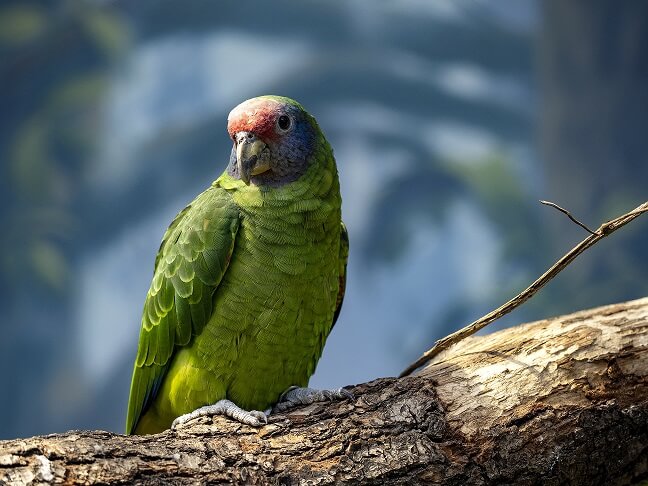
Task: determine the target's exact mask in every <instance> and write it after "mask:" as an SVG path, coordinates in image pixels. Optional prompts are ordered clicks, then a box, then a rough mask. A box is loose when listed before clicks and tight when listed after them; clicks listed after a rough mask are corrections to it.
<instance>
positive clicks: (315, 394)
mask: <svg viewBox="0 0 648 486" xmlns="http://www.w3.org/2000/svg"><path fill="white" fill-rule="evenodd" d="M341 398H351V399H352V398H353V393H351V392H350V391H349V390H345V389H344V388H337V389H335V390H315V389H314V388H299V387H296V386H291V387H290V388H288V389H287V390H286V391H285V392H283V393H282V394H281V396H280V397H279V402H278V403H277V404H276V405H275V406H274V408H273V409H272V411H273V412H283V411H285V410H288V409H289V408H292V407H296V406H297V405H310V404H311V403H315V402H324V401H327V400H338V399H341Z"/></svg>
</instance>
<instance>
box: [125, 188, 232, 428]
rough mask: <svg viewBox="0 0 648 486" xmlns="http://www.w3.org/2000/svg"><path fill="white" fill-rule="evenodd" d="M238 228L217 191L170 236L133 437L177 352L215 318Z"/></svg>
mask: <svg viewBox="0 0 648 486" xmlns="http://www.w3.org/2000/svg"><path fill="white" fill-rule="evenodd" d="M238 226H239V213H238V210H237V209H236V206H235V205H234V203H233V202H232V201H231V199H230V196H229V195H228V194H227V193H226V192H225V191H224V190H223V189H221V188H219V187H211V188H209V189H207V190H206V191H205V192H203V193H202V194H200V195H199V196H198V197H197V198H196V199H195V200H194V201H193V202H192V203H191V204H190V205H189V206H187V207H186V208H185V209H183V210H182V211H181V212H180V213H179V214H178V216H176V218H175V219H174V220H173V222H172V223H171V226H169V229H168V230H167V232H166V233H165V235H164V238H163V239H162V244H161V245H160V251H159V252H158V255H157V257H156V259H155V271H154V274H153V282H152V283H151V288H150V289H149V291H148V293H147V294H146V302H145V303H144V312H143V315H142V328H141V330H140V338H139V346H138V349H137V358H136V360H135V367H134V370H133V380H132V382H131V389H130V398H129V401H128V415H127V418H126V433H127V434H131V433H133V431H134V430H135V427H136V426H137V422H138V421H139V419H140V417H141V416H142V415H143V413H144V412H145V411H146V409H147V408H148V406H149V405H150V404H151V402H152V400H153V399H154V398H155V395H156V394H157V392H158V389H159V387H160V385H161V383H162V378H163V377H164V374H165V372H166V369H167V366H168V364H169V362H170V360H171V357H172V356H173V353H174V351H175V349H176V348H177V347H178V346H185V345H186V344H188V343H189V341H190V340H191V337H192V335H196V334H198V333H200V331H201V330H202V328H203V327H204V325H205V323H206V322H207V321H208V320H209V318H210V317H211V315H212V297H213V295H214V291H215V290H216V288H217V287H218V285H219V283H220V281H221V279H222V277H223V275H224V273H225V270H226V269H227V266H228V264H229V261H230V258H231V255H232V251H233V249H234V238H235V235H236V232H237V230H238Z"/></svg>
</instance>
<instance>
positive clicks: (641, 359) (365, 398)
mask: <svg viewBox="0 0 648 486" xmlns="http://www.w3.org/2000/svg"><path fill="white" fill-rule="evenodd" d="M647 385H648V299H641V300H637V301H633V302H629V303H625V304H617V305H612V306H607V307H601V308H598V309H593V310H589V311H584V312H579V313H576V314H572V315H568V316H562V317H558V318H554V319H548V320H545V321H540V322H536V323H532V324H526V325H521V326H517V327H514V328H511V329H506V330H503V331H499V332H497V333H494V334H491V335H488V336H483V337H472V338H469V339H467V340H465V341H463V342H461V343H459V344H458V345H455V346H454V347H453V348H451V349H449V350H448V351H446V352H444V353H443V354H442V355H440V356H439V357H438V358H437V359H436V360H435V362H434V363H432V364H430V365H429V366H427V367H426V368H425V369H424V370H422V371H421V372H420V373H419V374H418V375H417V376H414V377H408V378H403V379H400V380H396V379H390V378H387V379H380V380H376V381H373V382H370V383H366V384H362V385H359V386H356V387H354V388H353V392H354V394H355V399H354V400H344V401H340V402H336V403H333V404H331V403H319V404H314V405H311V406H307V407H303V408H300V409H297V410H294V411H292V412H290V413H286V414H281V415H277V416H274V417H271V419H270V424H269V425H267V426H265V427H262V428H260V429H253V428H251V427H248V426H244V425H240V424H237V423H234V422H232V421H230V420H227V419H224V418H215V419H213V420H212V419H208V418H203V419H199V420H197V421H195V422H192V423H190V424H189V425H188V426H187V427H186V428H184V429H182V430H180V431H178V432H165V433H162V434H159V435H155V436H148V437H124V436H121V435H115V434H112V433H108V432H85V431H73V432H68V433H66V434H57V435H49V436H44V437H34V438H29V439H17V440H11V441H2V442H0V483H3V482H6V483H9V484H14V483H15V484H22V483H28V482H34V483H39V482H47V483H56V482H60V483H70V484H76V483H124V484H156V483H169V482H171V483H175V484H184V483H187V484H193V483H201V482H210V483H216V484H218V483H221V482H222V483H229V482H235V483H246V484H333V483H340V482H348V483H362V484H416V483H424V484H444V485H465V484H470V485H480V484H528V485H532V484H538V485H540V484H542V485H553V484H556V485H558V484H582V485H595V484H605V485H615V484H618V485H621V484H634V483H636V482H638V481H640V480H642V479H645V478H647V477H648V386H647Z"/></svg>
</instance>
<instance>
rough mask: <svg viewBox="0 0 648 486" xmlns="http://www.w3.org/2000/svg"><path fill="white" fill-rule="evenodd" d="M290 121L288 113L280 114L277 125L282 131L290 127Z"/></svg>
mask: <svg viewBox="0 0 648 486" xmlns="http://www.w3.org/2000/svg"><path fill="white" fill-rule="evenodd" d="M290 125H291V121H290V117H289V116H288V115H281V116H280V117H279V119H278V120H277V126H278V127H279V128H280V129H281V130H283V131H284V132H285V131H286V130H288V129H289V128H290Z"/></svg>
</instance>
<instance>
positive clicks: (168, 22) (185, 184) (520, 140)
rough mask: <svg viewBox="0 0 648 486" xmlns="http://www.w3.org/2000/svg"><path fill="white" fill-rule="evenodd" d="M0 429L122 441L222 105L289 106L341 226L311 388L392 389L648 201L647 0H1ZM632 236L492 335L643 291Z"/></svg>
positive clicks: (623, 236)
mask: <svg viewBox="0 0 648 486" xmlns="http://www.w3.org/2000/svg"><path fill="white" fill-rule="evenodd" d="M0 53H1V55H0V86H1V87H2V90H1V91H0V151H1V157H2V165H1V170H2V174H1V177H0V200H1V201H2V205H1V206H0V221H1V223H2V226H1V227H2V231H1V232H0V250H1V252H0V289H1V293H0V295H1V297H0V299H1V300H0V303H1V306H0V329H1V331H2V333H1V335H0V336H1V337H0V376H1V380H2V381H1V386H0V437H4V438H8V437H15V436H28V435H32V434H40V433H48V432H55V431H63V430H66V429H70V428H103V429H108V430H113V431H121V430H122V427H123V422H124V415H125V407H126V401H127V395H128V387H129V382H130V374H131V364H132V360H133V358H134V354H135V349H136V342H137V335H138V330H139V315H140V311H141V305H142V302H143V299H144V295H145V293H146V290H147V288H148V284H149V281H150V277H151V272H152V266H153V259H154V256H155V252H156V250H157V247H158V244H159V240H160V238H161V236H162V234H163V232H164V230H165V228H166V226H167V224H168V223H169V222H170V221H171V219H172V217H173V216H174V214H175V213H176V212H177V211H178V210H179V209H181V208H182V207H183V206H184V205H185V204H186V203H187V202H189V201H190V200H191V199H192V198H193V197H194V195H196V194H197V193H198V192H199V191H201V190H202V188H204V187H205V186H206V185H207V184H209V183H210V182H211V181H212V180H213V179H215V178H216V177H217V176H218V174H219V173H220V172H221V171H222V170H223V168H224V166H225V164H226V162H227V160H228V155H229V150H230V147H229V145H230V141H229V140H228V138H227V135H226V131H225V126H226V116H227V113H228V112H229V110H230V109H231V108H232V107H233V106H235V105H236V104H238V103H239V102H240V101H242V100H244V99H246V98H249V97H253V96H256V95H260V94H268V93H272V94H282V95H286V96H290V97H293V98H296V99H298V100H299V101H301V102H302V103H303V104H304V105H305V106H306V107H307V108H308V109H309V111H311V113H313V114H314V115H315V116H316V117H317V118H318V120H319V121H320V124H321V126H322V127H323V129H324V131H325V133H326V134H327V135H328V138H329V140H330V142H331V144H332V145H333V147H334V149H335V154H336V156H337V159H338V165H339V170H340V177H341V184H342V192H343V198H344V208H343V213H344V219H345V221H346V223H347V226H348V228H349V233H350V237H351V244H352V250H351V256H350V260H349V281H348V289H347V297H346V300H345V305H344V309H343V312H342V315H341V317H340V320H339V322H338V325H337V326H336V328H335V331H334V332H333V334H332V335H331V337H330V339H329V341H328V344H327V346H326V349H325V351H324V356H323V358H322V360H321V362H320V365H319V367H318V370H317V373H316V374H315V376H314V378H313V379H312V381H311V383H312V384H313V385H315V386H326V387H331V386H340V385H345V384H350V383H356V382H362V381H366V380H370V379H372V378H375V377H379V376H388V375H395V374H398V372H399V371H400V370H401V369H402V368H403V367H405V366H406V365H407V364H408V363H409V362H411V361H412V360H414V359H415V358H416V357H417V356H418V355H419V354H420V353H421V352H422V351H424V350H425V349H427V348H428V347H429V346H430V345H431V344H432V343H433V341H434V340H435V339H436V338H439V337H441V336H443V335H445V334H447V333H448V332H450V331H451V330H454V329H456V328H458V327H460V326H462V325H464V324H466V323H468V322H470V321H471V320H473V319H475V318H476V317H479V316H480V315H482V314H484V313H485V312H487V311H488V310H490V309H491V308H493V307H496V306H497V305H499V304H500V303H501V302H503V301H504V300H506V299H508V298H509V297H511V296H512V295H514V294H515V293H517V292H518V291H519V290H521V289H522V288H523V287H525V286H526V285H527V284H528V283H529V282H530V281H531V280H532V279H533V278H535V276H537V275H538V274H539V273H541V272H542V271H543V270H544V269H545V268H546V267H547V266H548V265H549V264H551V263H552V262H553V261H554V260H555V259H557V258H558V257H559V256H560V255H561V254H563V253H564V252H565V251H566V250H568V249H569V248H570V247H571V246H573V245H574V244H575V243H576V242H577V241H579V240H580V239H581V238H582V237H584V236H585V235H584V234H583V232H582V230H581V229H579V228H578V227H576V226H575V225H573V224H572V223H570V222H569V221H568V220H567V219H566V218H565V217H564V216H562V215H560V214H559V213H557V212H555V211H554V210H551V209H549V208H546V207H542V206H540V205H539V204H538V203H537V200H538V199H540V198H543V199H545V198H546V199H551V200H554V201H555V202H557V203H559V204H561V205H564V206H566V207H568V208H570V209H571V210H572V211H573V212H574V213H575V214H576V215H577V216H578V217H580V218H581V219H583V220H585V221H586V222H588V223H590V224H591V225H592V226H597V225H598V224H599V223H600V222H602V221H603V220H605V219H609V218H611V217H612V216H615V215H617V214H619V213H621V212H623V211H625V210H628V209H631V208H633V207H635V206H636V205H638V204H639V203H641V202H642V201H644V200H645V199H647V198H646V194H648V191H647V190H646V183H647V182H648V165H647V161H646V153H647V152H648V150H647V149H648V136H647V135H646V133H648V132H647V131H646V130H647V125H648V123H647V122H648V3H647V2H642V1H626V2H623V3H622V4H617V3H616V2H607V1H593V0H592V1H589V0H588V1H585V0H580V1H577V0H569V1H567V0H553V1H548V2H546V3H545V2H536V1H533V0H506V1H504V0H501V1H492V2H487V1H483V0H435V1H430V0H402V1H398V2H397V1H385V0H383V1H379V0H373V1H370V0H349V1H339V2H334V1H324V0H320V1H297V0H294V1H290V0H277V1H274V2H262V1H258V2H231V1H223V2H216V1H208V0H188V1H182V2H180V1H175V2H172V1H162V0H130V1H122V0H117V1H105V2H100V1H90V0H66V1H58V0H57V1H34V0H21V1H10V0H5V1H4V2H2V4H1V6H0ZM647 223H648V221H642V220H638V221H637V222H635V223H633V224H632V225H631V226H629V227H627V228H624V229H623V230H622V231H620V232H619V233H617V234H615V235H614V236H613V237H612V238H610V239H609V240H606V241H603V242H602V243H601V244H600V245H599V246H598V247H596V248H594V249H592V250H591V251H589V252H588V253H586V254H585V255H583V256H582V257H581V258H580V259H579V260H578V261H577V262H576V263H574V264H573V265H572V266H571V267H570V268H569V269H567V270H566V271H565V272H564V274H562V275H560V276H559V277H558V279H556V280H555V281H554V282H552V283H551V284H550V285H549V286H548V287H547V288H546V289H545V290H543V291H542V292H541V293H540V294H539V295H538V296H537V297H536V298H535V299H533V300H532V301H531V302H530V303H528V304H526V305H525V306H524V307H523V308H521V309H519V310H518V311H516V312H515V313H514V314H513V315H512V316H510V317H509V318H507V319H505V322H504V323H499V324H498V325H499V326H502V325H510V324H513V323H516V322H521V321H526V320H531V319H537V318H541V317H547V316H550V315H554V314H557V313H563V312H568V311H573V310H577V309H579V308H584V307H589V306H595V305H599V304H605V303H611V302H615V301H620V300H624V299H630V298H636V297H640V296H644V295H646V294H648V259H647V258H646V255H647V252H646V243H648V237H647V234H648V226H647Z"/></svg>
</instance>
